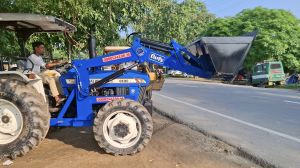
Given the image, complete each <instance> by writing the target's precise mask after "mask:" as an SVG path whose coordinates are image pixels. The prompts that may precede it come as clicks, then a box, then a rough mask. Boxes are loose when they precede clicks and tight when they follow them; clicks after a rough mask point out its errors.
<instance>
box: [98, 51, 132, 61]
mask: <svg viewBox="0 0 300 168" xmlns="http://www.w3.org/2000/svg"><path fill="white" fill-rule="evenodd" d="M128 57H131V53H130V52H127V53H123V54H118V55H113V56H109V57H105V58H102V61H103V62H109V61H114V60H118V59H122V58H128Z"/></svg>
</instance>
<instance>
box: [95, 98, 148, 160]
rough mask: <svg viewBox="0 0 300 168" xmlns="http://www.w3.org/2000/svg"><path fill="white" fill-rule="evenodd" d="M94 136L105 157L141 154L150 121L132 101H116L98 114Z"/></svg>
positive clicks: (146, 138)
mask: <svg viewBox="0 0 300 168" xmlns="http://www.w3.org/2000/svg"><path fill="white" fill-rule="evenodd" d="M93 131H94V136H95V139H96V141H97V142H98V145H99V146H100V147H101V148H103V149H104V150H105V151H106V152H107V153H111V154H114V155H129V154H134V153H137V152H140V151H141V150H142V149H143V148H144V147H145V146H146V145H147V144H148V142H149V141H150V139H151V136H152V132H153V123H152V118H151V115H150V114H149V112H148V111H147V109H146V108H145V107H144V106H142V105H141V104H140V103H138V102H135V101H132V100H127V99H125V100H116V101H112V102H109V103H107V104H106V105H105V106H103V108H102V109H100V110H99V112H98V114H97V116H96V117H95V120H94V127H93Z"/></svg>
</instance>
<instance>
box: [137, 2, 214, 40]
mask: <svg viewBox="0 0 300 168" xmlns="http://www.w3.org/2000/svg"><path fill="white" fill-rule="evenodd" d="M147 6H148V7H149V8H148V10H146V16H145V17H143V18H142V19H141V20H140V21H139V22H137V24H135V25H134V26H133V28H134V29H135V30H136V31H139V32H142V33H144V34H146V36H147V37H148V38H151V39H154V40H159V41H163V42H169V41H170V39H171V38H174V39H176V40H177V41H178V42H180V43H182V44H186V43H188V42H191V41H192V40H194V39H195V38H197V37H198V36H199V35H200V34H201V33H202V31H203V30H205V29H206V26H207V24H208V23H209V22H211V21H212V20H213V19H214V16H213V15H212V14H210V13H208V11H207V9H206V7H205V5H204V3H202V2H200V1H196V0H186V1H182V2H178V1H175V0H154V1H151V3H148V4H147Z"/></svg>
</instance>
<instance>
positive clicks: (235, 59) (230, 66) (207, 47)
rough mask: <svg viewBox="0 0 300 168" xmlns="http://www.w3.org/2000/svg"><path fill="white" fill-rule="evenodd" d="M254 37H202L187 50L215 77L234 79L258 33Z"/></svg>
mask: <svg viewBox="0 0 300 168" xmlns="http://www.w3.org/2000/svg"><path fill="white" fill-rule="evenodd" d="M251 35H252V36H237V37H202V38H200V39H198V40H196V41H195V42H193V43H191V44H189V45H188V46H187V49H188V50H189V51H190V52H191V53H192V54H193V55H194V56H196V57H197V58H198V59H200V62H202V63H203V64H202V65H201V66H202V68H203V69H204V70H206V71H208V72H211V73H212V74H214V75H215V76H232V77H234V76H235V75H236V74H237V73H238V71H239V70H240V69H241V67H242V64H243V63H244V60H245V58H246V56H247V53H248V51H249V49H250V46H251V44H252V41H253V40H254V38H255V36H256V33H252V34H251Z"/></svg>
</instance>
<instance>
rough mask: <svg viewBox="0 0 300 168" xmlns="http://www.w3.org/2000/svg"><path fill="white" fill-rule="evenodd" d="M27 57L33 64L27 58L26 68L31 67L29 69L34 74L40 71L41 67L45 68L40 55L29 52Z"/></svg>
mask: <svg viewBox="0 0 300 168" xmlns="http://www.w3.org/2000/svg"><path fill="white" fill-rule="evenodd" d="M28 59H30V60H31V61H32V63H33V66H32V63H31V62H30V61H29V60H27V65H26V66H27V68H28V69H32V70H31V71H32V72H34V73H36V74H39V73H41V67H43V68H45V66H46V63H45V62H44V60H43V58H42V57H41V56H37V55H36V54H31V55H30V56H29V57H28Z"/></svg>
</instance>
